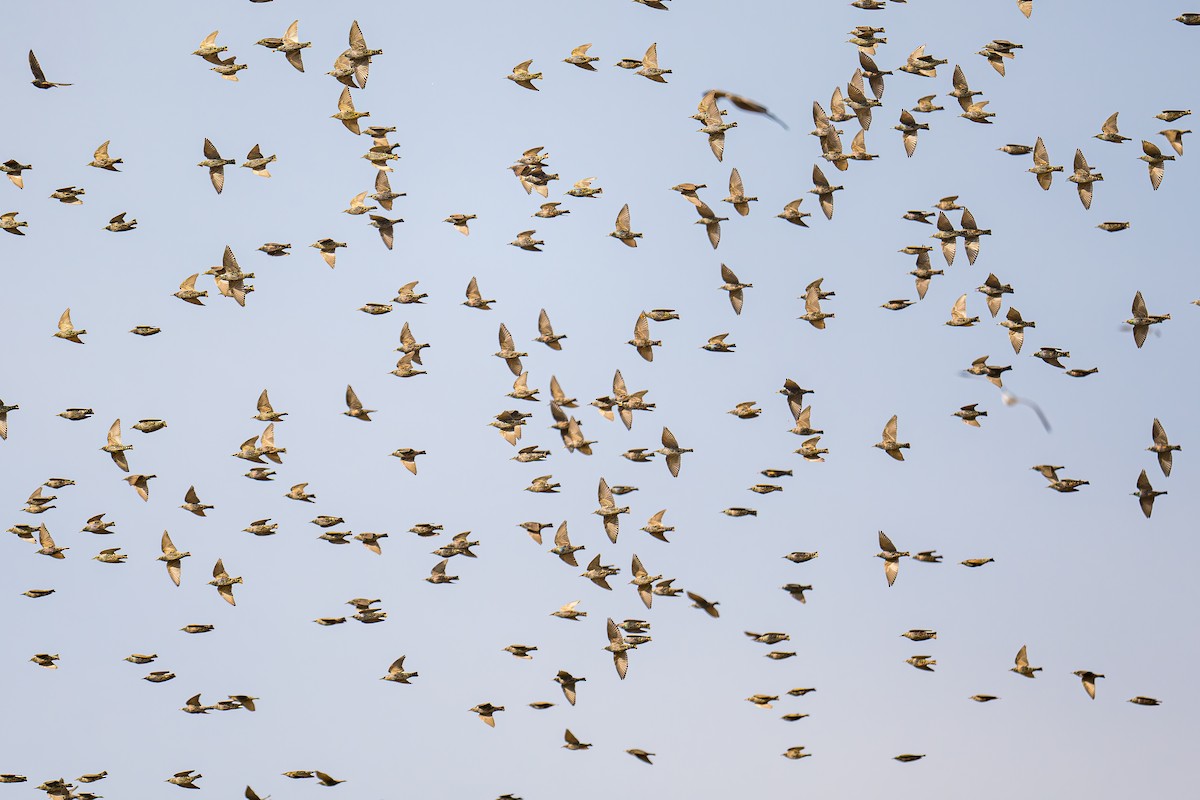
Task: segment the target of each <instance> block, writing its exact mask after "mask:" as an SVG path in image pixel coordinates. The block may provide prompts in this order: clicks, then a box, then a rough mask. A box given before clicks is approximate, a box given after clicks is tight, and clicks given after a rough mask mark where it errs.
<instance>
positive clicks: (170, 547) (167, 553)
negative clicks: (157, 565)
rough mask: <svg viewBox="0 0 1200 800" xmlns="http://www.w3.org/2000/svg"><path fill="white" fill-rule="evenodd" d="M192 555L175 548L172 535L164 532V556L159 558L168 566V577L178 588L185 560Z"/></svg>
mask: <svg viewBox="0 0 1200 800" xmlns="http://www.w3.org/2000/svg"><path fill="white" fill-rule="evenodd" d="M190 555H191V553H186V552H181V551H179V550H177V549H176V548H175V543H174V542H172V541H171V535H170V534H169V533H167V532H166V531H163V535H162V555H161V556H159V557H158V560H159V561H162V562H163V563H165V564H166V566H167V576H168V577H169V578H170V579H171V582H172V583H174V584H175V585H176V586H178V585H179V581H180V576H181V572H182V571H181V567H180V564H181V563H182V561H183V559H185V558H187V557H188V556H190Z"/></svg>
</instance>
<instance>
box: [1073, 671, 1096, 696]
mask: <svg viewBox="0 0 1200 800" xmlns="http://www.w3.org/2000/svg"><path fill="white" fill-rule="evenodd" d="M1071 674H1072V675H1075V676H1077V677H1078V678H1079V680H1080V681H1082V682H1083V690H1084V691H1085V692H1087V694H1088V697H1090V698H1092V699H1093V700H1095V699H1096V679H1097V678H1103V677H1104V676H1103V675H1101V674H1100V673H1098V672H1092V671H1091V670H1086V669H1077V670H1075V671H1074V672H1073V673H1071Z"/></svg>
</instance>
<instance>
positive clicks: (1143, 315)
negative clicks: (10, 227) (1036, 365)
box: [67, 291, 1171, 349]
mask: <svg viewBox="0 0 1200 800" xmlns="http://www.w3.org/2000/svg"><path fill="white" fill-rule="evenodd" d="M67 310H68V311H70V309H67ZM1170 318H1171V315H1170V314H1161V315H1160V314H1151V313H1150V312H1149V310H1148V309H1147V308H1146V301H1145V300H1144V299H1143V298H1142V293H1141V292H1140V291H1139V292H1137V293H1136V294H1134V296H1133V316H1132V317H1130V318H1129V319H1127V320H1125V324H1126V325H1129V326H1131V327H1132V328H1133V343H1134V344H1136V345H1137V346H1138V348H1139V349H1140V348H1141V346H1142V345H1143V344H1145V343H1146V335H1147V334H1148V333H1149V332H1150V326H1151V325H1157V324H1159V323H1160V322H1166V321H1167V320H1169V319H1170Z"/></svg>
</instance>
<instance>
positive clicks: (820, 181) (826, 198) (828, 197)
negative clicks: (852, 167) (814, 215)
mask: <svg viewBox="0 0 1200 800" xmlns="http://www.w3.org/2000/svg"><path fill="white" fill-rule="evenodd" d="M843 188H844V187H841V186H830V184H829V181H828V180H826V179H825V173H823V172H821V168H820V167H818V166H816V165H815V164H814V165H813V188H812V189H809V190H808V191H809V193H810V194H815V195H816V196H817V199H818V200H819V201H820V203H821V211H822V212H824V214H825V219H829V220H832V219H833V193H834V192H838V191H841V190H842V189H843Z"/></svg>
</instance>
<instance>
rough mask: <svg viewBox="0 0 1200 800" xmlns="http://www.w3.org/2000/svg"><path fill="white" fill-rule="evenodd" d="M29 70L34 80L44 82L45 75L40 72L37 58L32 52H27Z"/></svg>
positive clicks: (40, 68)
mask: <svg viewBox="0 0 1200 800" xmlns="http://www.w3.org/2000/svg"><path fill="white" fill-rule="evenodd" d="M29 69H30V70H31V71H32V72H33V77H34V78H36V79H37V80H38V81H40V82H42V83H45V82H46V73H44V72H42V65H41V64H39V63H38V60H37V56H35V55H34V54H33V51H32V50H30V51H29Z"/></svg>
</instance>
